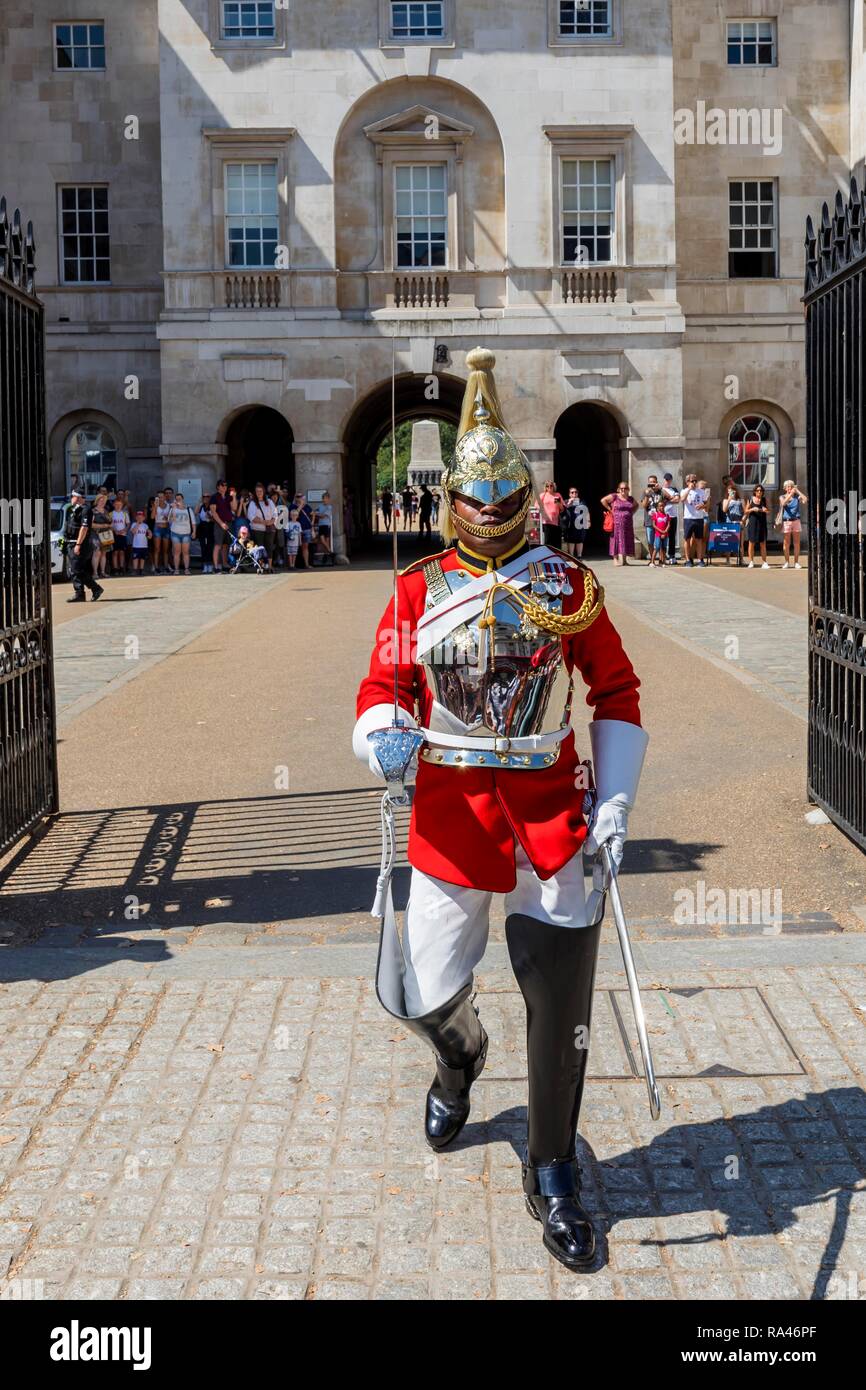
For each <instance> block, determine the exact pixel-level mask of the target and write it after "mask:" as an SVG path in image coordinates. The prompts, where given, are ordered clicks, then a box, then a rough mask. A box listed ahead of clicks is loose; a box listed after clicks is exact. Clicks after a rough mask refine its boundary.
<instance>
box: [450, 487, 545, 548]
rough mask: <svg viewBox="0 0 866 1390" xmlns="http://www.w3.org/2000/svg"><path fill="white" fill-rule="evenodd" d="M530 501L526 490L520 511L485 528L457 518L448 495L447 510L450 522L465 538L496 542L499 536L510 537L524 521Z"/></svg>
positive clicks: (530, 497)
mask: <svg viewBox="0 0 866 1390" xmlns="http://www.w3.org/2000/svg"><path fill="white" fill-rule="evenodd" d="M531 501H532V495H531V493H530V492H529V489H528V488H527V491H526V497H525V498H524V500H523V506H522V507H521V508H520V511H518V512H515V514H514V516H510V517H509V518H508V520H507V521H502V522H500V523H499V524H498V525H496V526H489V525H488V526H485V525H483V524H481V523H479V522H475V521H464V520H463V517H462V516H458V514H457V512H456V511H455V510H454V503H453V501H452V500H451V497H450V495H449V496H448V509H449V511H450V513H451V520H452V522H453V523H454V525H455V526H459V527H460V529H461V531H465V533H466V535H467V536H473V537H474V538H475V540H498V539H499V538H500V537H501V536H508V535H510V533H511V532H512V531H513V530H514V529H515V528H516V527H517V526H519V525H520V523H521V522H522V521H525V520H526V514H527V512H528V511H529V504H530V502H531Z"/></svg>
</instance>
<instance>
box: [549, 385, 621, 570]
mask: <svg viewBox="0 0 866 1390" xmlns="http://www.w3.org/2000/svg"><path fill="white" fill-rule="evenodd" d="M554 437H555V439H556V454H555V457H554V465H553V466H554V479H555V482H556V486H557V488H558V490H559V491H560V492H561V493H562V495H563V497H567V496H568V490H569V488H571V487H576V488H577V490H578V492H579V493H580V496H581V499H582V500H583V501H584V502H585V503H586V505H587V506H588V507H589V512H590V517H591V519H592V526H591V529H590V533H589V536H588V537H587V542H586V546H585V549H584V554H585V555H587V554H588V555H601V554H607V552H608V537H607V536H606V534H605V532H604V531H603V530H602V524H601V523H602V518H603V516H604V511H603V508H602V505H601V498H602V497H605V496H606V495H607V494H608V493H609V492H613V491H614V490H615V489H616V485H617V483H619V482H621V481H622V479H623V478H625V477H627V476H628V474H627V472H625V471H624V465H623V460H622V446H621V444H620V426H619V422H618V421H617V419H616V417H615V416H614V415H613V414H612V413H611V411H609V410H607V409H606V408H605V407H604V406H603V405H597V404H596V403H595V402H592V401H581V402H578V403H577V404H576V405H571V406H569V408H568V410H565V411H563V413H562V414H561V415H560V417H559V419H558V420H557V422H556V428H555V430H554Z"/></svg>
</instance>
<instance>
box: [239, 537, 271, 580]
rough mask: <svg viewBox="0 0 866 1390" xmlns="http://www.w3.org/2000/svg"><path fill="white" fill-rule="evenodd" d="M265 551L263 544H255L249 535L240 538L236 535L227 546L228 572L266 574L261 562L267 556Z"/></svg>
mask: <svg viewBox="0 0 866 1390" xmlns="http://www.w3.org/2000/svg"><path fill="white" fill-rule="evenodd" d="M267 553H268V552H267V551H266V550H265V547H264V546H263V545H256V543H255V541H253V540H251V539H250V538H249V537H248V538H247V539H246V540H242V539H241V537H240V536H238V538H237V540H234V541H232V543H231V545H230V546H229V562H230V564H231V569H230V571H229V573H230V574H238V573H239V572H240V573H248V574H267V570H266V569H265V567H264V565H263V563H262V561H263V559H266V558H267Z"/></svg>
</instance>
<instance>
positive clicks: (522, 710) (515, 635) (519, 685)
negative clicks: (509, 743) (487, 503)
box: [419, 562, 572, 739]
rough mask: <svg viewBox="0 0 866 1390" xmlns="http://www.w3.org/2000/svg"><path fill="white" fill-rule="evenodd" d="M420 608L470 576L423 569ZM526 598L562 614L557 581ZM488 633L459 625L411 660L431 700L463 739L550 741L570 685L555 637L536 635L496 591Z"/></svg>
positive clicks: (564, 715) (565, 718)
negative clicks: (423, 596)
mask: <svg viewBox="0 0 866 1390" xmlns="http://www.w3.org/2000/svg"><path fill="white" fill-rule="evenodd" d="M425 575H426V577H427V588H428V598H427V607H428V608H431V607H434V606H435V605H436V604H437V602H441V600H442V599H443V598H446V597H448V596H449V595H450V594H451V593H456V592H457V591H458V590H459V589H460V588H462V587H463V585H465V584H467V583H469V582H470V580H471V579H472V578H473V577H474V576H473V575H471V574H468V573H467V572H466V571H465V570H450V571H448V572H447V573H445V572H444V571H443V570H442V569H441V567H440V566H439V565H438V563H436V562H431V564H429V565H427V566H425ZM548 587H549V591H548V592H546V593H545V594H543V595H539V594H538V593H537V592H536V593H535V594H534V595H533V596H534V597H535V599H536V602H543V603H544V606H545V607H546V608H548V609H549V610H550V611H552V612H555V613H559V612H561V610H562V599H561V598H560V596H559V593H560V589H561V580H560V582H559V584H557V582H556V580H555V579H554V578H551V580H550V583H549V586H548ZM492 616H493V617H494V619H495V625H494V626H493V627H487V628H484V629H482V628H480V627H479V625H478V621H477V619H476V620H475V621H472V622H469V623H459V624H457V625H456V626H455V627H454V629H453V630H452V631H451V632H450V633H449V634H448V636H447V637H446V638H445V639H444V640H443V641H442V642H440V643H438V644H437V645H436V646H435V647H433V648H432V649H431V650H430V651H429V652H427V653H426V654H425V655H424V656H423V657H420V658H419V661H420V664H421V666H422V667H423V668H424V672H425V674H426V677H427V683H428V685H429V687H430V690H431V692H432V695H433V698H434V700H436V701H437V703H438V704H439V705H440V706H441V707H442V710H443V711H445V712H447V715H449V716H453V718H454V719H455V720H456V721H459V723H460V725H461V726H463V727H464V728H465V732H466V734H467V737H468V738H469V739H471V738H472V737H473V736H474V737H477V738H489V737H490V735H491V734H493V735H498V736H500V737H502V738H505V739H515V738H524V737H526V736H528V735H539V734H552V733H555V732H556V731H557V730H559V729H562V728H564V727H566V726H567V725H568V723H569V718H570V714H571V689H572V682H571V678H570V676H569V674H568V671H567V669H566V666H565V662H564V660H563V655H562V641H561V639H560V638H559V637H555V636H551V635H550V634H549V633H546V632H541V631H539V629H538V628H536V627H533V626H532V625H531V624H530V623H528V622H527V620H526V618H525V617H524V615H523V613H522V610H521V607H520V605H519V604H518V603H517V602H516V601H515V600H513V599H511V598H510V597H509V595H508V594H507V593H505V592H502V591H500V592H498V593H497V594H496V596H495V599H494V601H493V605H492Z"/></svg>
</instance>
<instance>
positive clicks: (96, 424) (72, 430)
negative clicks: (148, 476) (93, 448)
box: [63, 416, 121, 497]
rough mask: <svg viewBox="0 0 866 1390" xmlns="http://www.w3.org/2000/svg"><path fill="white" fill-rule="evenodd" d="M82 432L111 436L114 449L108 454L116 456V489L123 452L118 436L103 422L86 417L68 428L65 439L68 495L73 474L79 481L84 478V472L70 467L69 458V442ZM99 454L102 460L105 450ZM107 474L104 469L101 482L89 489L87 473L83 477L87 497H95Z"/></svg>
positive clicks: (64, 453)
mask: <svg viewBox="0 0 866 1390" xmlns="http://www.w3.org/2000/svg"><path fill="white" fill-rule="evenodd" d="M81 430H99V431H100V432H101V433H102V434H107V435H108V436H109V438H110V439H111V440H112V443H113V448H112V449H111V450H109V451H108V452H109V453H113V454H114V477H115V487H116V486H117V482H118V479H119V472H120V452H121V451H120V445H119V444H118V442H117V435H116V432H115V431H114V430H113V429H110V428H109V426H108V425H104V424H102V422H101V421H100V420H95V419H93V417H92V416H89V417H85V418H84V419H83V420H78V421H76V423H75V424H73V425H70V426H69V428H68V430H67V431H66V434H65V435H64V437H63V471H64V478H65V482H66V491H67V494H68V492H69V488H70V485H71V482H72V474H73V473H77V474H78V477H79V479H80V478H81V477H82V472H81V470H80V469H73V468H72V467H71V466H70V458H69V441H70V440H71V438H72V436H73V435H74V434H77V433H78V432H79V431H81ZM99 452H100V458H101V457H102V454H103V452H104V450H103V449H100V451H99ZM105 472H106V470H104V469H103V470H102V475H101V476H100V479H99V482H98V483H96V486H95V487H89V486H88V483H87V481H86V479H87V477H88V475H87V474H86V473H85V474H84V475H83V476H84V478H85V481H84V482H83V483H82V484H81V486H82V487H83V488H84V489H85V493H86V495H87V496H88V497H90V496H92V495H93V493H94V492H95V491H96V488H97V487H101V486H102V484H103V479H104V477H105ZM108 472H109V473H110V470H108Z"/></svg>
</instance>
